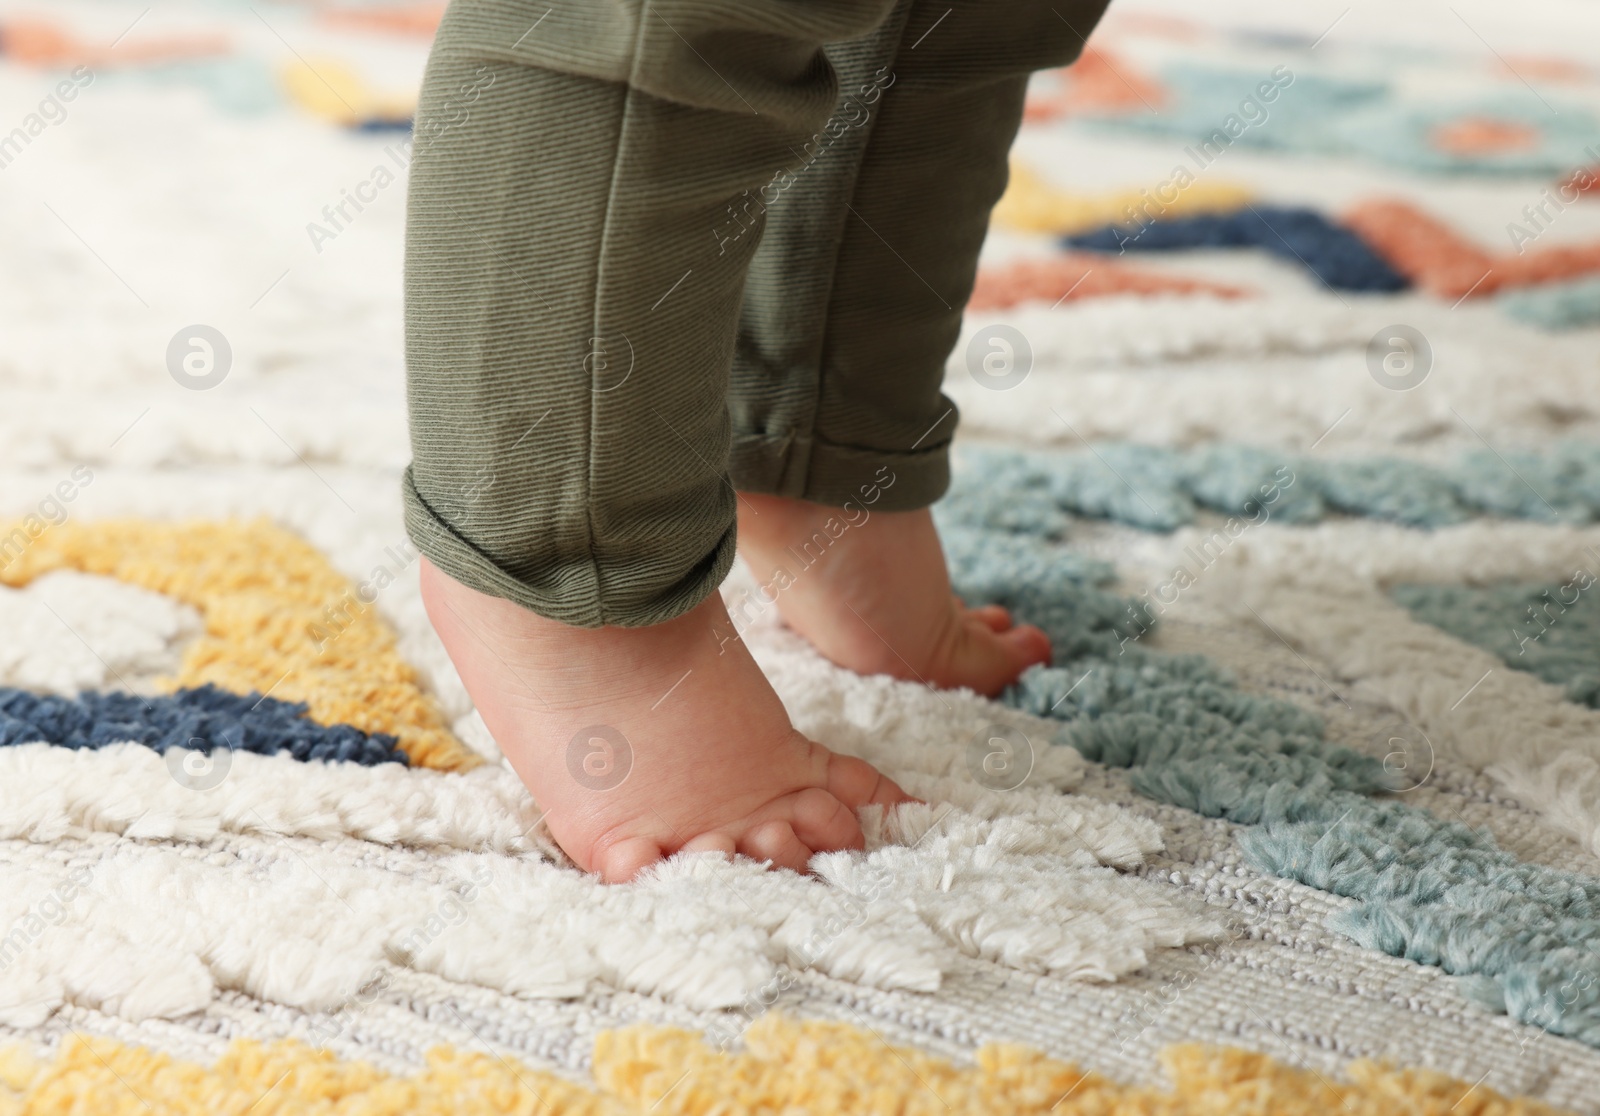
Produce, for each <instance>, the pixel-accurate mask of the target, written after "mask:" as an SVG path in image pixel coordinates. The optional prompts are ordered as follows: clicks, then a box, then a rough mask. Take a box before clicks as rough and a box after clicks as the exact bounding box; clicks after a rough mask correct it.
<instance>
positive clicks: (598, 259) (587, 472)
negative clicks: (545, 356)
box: [583, 0, 649, 626]
mask: <svg viewBox="0 0 1600 1116" xmlns="http://www.w3.org/2000/svg"><path fill="white" fill-rule="evenodd" d="M648 9H649V3H648V0H641V3H640V4H639V8H638V11H639V23H638V26H636V27H635V28H634V31H633V50H632V57H631V58H630V59H629V65H628V81H627V84H626V85H625V86H624V87H623V92H622V115H621V118H620V119H619V121H618V123H617V143H616V150H615V152H614V155H613V158H612V162H611V182H610V183H609V185H608V186H607V187H606V216H605V220H604V222H603V223H602V224H601V227H600V250H599V251H598V252H597V253H596V254H595V269H594V271H595V275H594V310H593V312H592V314H591V316H590V319H589V330H590V333H589V336H590V338H591V339H592V338H597V337H600V336H602V332H601V328H600V300H601V291H602V289H603V287H604V276H605V272H606V260H607V252H608V250H609V248H610V242H611V217H612V214H613V213H614V212H615V211H616V204H617V182H618V179H619V178H620V177H621V173H622V171H621V168H622V143H623V137H624V136H625V135H626V134H627V131H628V117H629V113H630V112H631V110H632V107H633V98H634V94H635V93H636V92H637V85H636V81H637V78H638V69H639V53H640V51H639V44H640V42H641V41H642V40H643V38H644V23H645V16H646V15H647V14H648ZM590 344H594V341H593V340H591V341H590ZM597 375H598V373H597V372H596V371H593V370H591V371H590V373H589V423H588V429H587V430H586V431H585V432H584V437H585V440H586V443H587V444H586V446H585V456H586V457H587V459H588V460H587V464H586V466H585V469H584V482H585V485H586V489H585V491H584V494H583V519H584V526H585V528H586V529H587V531H588V535H589V568H590V570H591V572H592V574H593V576H594V594H595V613H596V614H597V616H598V617H599V620H600V624H601V625H602V626H604V625H605V623H606V604H605V586H604V583H603V581H602V575H601V572H600V562H599V559H598V558H597V557H596V554H595V549H596V536H595V529H594V490H595V487H596V484H595V427H596V426H597V425H598V422H599V415H598V414H597V408H598V407H599V398H600V397H599V393H598V392H597V391H595V387H596V383H595V377H596V376H597Z"/></svg>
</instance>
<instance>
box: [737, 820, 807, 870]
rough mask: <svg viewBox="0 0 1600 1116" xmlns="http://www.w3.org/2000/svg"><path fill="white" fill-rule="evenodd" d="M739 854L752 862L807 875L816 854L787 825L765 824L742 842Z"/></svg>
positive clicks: (771, 822)
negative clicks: (812, 858) (763, 861)
mask: <svg viewBox="0 0 1600 1116" xmlns="http://www.w3.org/2000/svg"><path fill="white" fill-rule="evenodd" d="M739 851H740V852H742V853H744V855H745V856H748V857H749V858H750V859H751V860H768V861H771V862H772V865H773V866H774V867H776V868H788V869H790V870H792V871H795V872H802V873H803V872H805V871H806V866H807V865H808V864H810V863H811V856H812V850H811V848H810V847H809V846H808V845H806V843H805V842H803V841H801V840H800V838H799V837H798V836H797V835H796V834H795V831H794V826H792V825H790V824H789V823H788V822H786V821H782V820H773V821H769V822H763V823H762V824H760V825H758V826H756V827H755V828H754V829H752V830H751V831H750V832H749V833H746V834H745V835H744V837H743V839H742V840H740V842H739Z"/></svg>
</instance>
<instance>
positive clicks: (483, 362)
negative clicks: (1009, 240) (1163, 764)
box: [404, 0, 1101, 881]
mask: <svg viewBox="0 0 1600 1116" xmlns="http://www.w3.org/2000/svg"><path fill="white" fill-rule="evenodd" d="M552 3H553V5H554V6H551V4H552ZM1100 8H1101V2H1100V0H1068V2H1061V0H1057V3H1056V5H1055V6H1054V7H1052V6H1051V5H1050V4H1049V3H1041V2H1039V0H985V2H981V3H980V2H979V0H938V2H935V3H923V2H922V0H898V2H894V0H665V2H661V3H650V4H648V5H646V4H643V3H634V2H630V0H550V2H546V0H455V2H454V3H453V4H452V5H451V7H450V9H449V11H448V12H447V14H446V16H445V19H444V22H443V25H442V26H441V28H440V31H439V36H438V40H437V42H436V44H435V47H434V51H433V55H432V57H431V59H430V61H429V65H428V72H427V76H426V79H425V82H424V89H423V96H422V101H421V106H420V108H419V112H418V116H417V124H416V131H415V137H414V141H413V144H414V146H413V161H412V172H411V184H410V197H409V210H408V230H407V257H406V299H407V315H406V334H407V336H406V348H407V367H408V393H409V401H410V410H411V435H412V447H413V453H414V460H413V463H412V466H411V468H410V469H409V470H408V471H407V474H406V482H405V488H404V498H405V504H406V519H407V527H408V530H409V531H410V533H411V535H412V538H413V539H414V540H415V542H416V543H417V545H418V547H419V548H420V549H421V550H422V552H423V553H424V555H425V556H426V558H425V560H424V562H423V569H422V589H423V596H424V600H425V602H426V604H427V607H428V614H429V616H430V618H431V619H432V621H433V623H434V626H435V628H436V629H437V630H438V632H439V635H440V638H441V639H442V640H443V641H444V644H445V647H446V648H447V649H448V651H449V653H450V655H451V658H452V659H453V661H454V662H455V665H456V667H457V669H458V670H459V671H460V674H461V677H462V680H463V681H464V682H465V684H466V686H467V689H468V691H469V692H470V693H471V695H472V698H473V700H474V702H475V703H476V705H477V708H478V710H479V712H480V713H481V714H482V715H483V718H484V722H485V723H486V724H487V726H488V728H489V731H490V732H491V733H493V735H494V737H495V740H496V741H497V742H498V743H499V745H500V747H501V749H502V750H503V751H504V752H505V754H506V756H507V758H508V759H509V760H510V762H511V764H512V766H513V767H514V768H515V769H516V771H517V773H518V774H519V775H520V776H521V778H522V780H523V781H524V782H525V783H526V784H527V786H528V788H529V790H530V791H532V793H533V795H534V797H535V799H537V801H538V802H539V804H540V806H541V808H543V809H544V810H546V811H547V814H546V823H547V824H548V826H549V828H550V831H551V833H552V834H553V835H554V837H555V839H556V840H557V841H558V842H559V843H560V845H561V847H562V848H563V849H564V850H566V852H567V853H568V855H570V856H571V857H572V859H573V860H574V861H575V862H576V863H577V864H579V865H580V866H582V867H583V868H585V869H587V870H590V871H593V872H597V873H599V874H600V875H601V876H602V877H603V878H604V879H606V880H608V881H623V880H628V879H630V878H632V877H633V876H634V875H635V874H637V873H638V872H639V871H640V870H641V869H643V868H645V867H647V866H649V865H650V864H653V863H655V862H656V861H658V860H660V859H662V858H663V857H666V856H670V855H672V854H673V853H676V852H679V851H683V850H690V851H699V850H717V851H720V852H723V853H725V854H730V855H731V854H734V853H738V854H743V855H746V856H750V857H753V858H756V859H759V860H765V861H770V862H771V863H772V864H774V865H780V866H783V867H787V868H792V869H794V870H796V871H804V870H805V868H806V865H807V862H808V861H809V860H810V858H811V857H812V856H813V855H814V854H815V853H818V852H823V851H828V850H833V849H844V848H858V847H860V845H861V842H862V834H861V829H860V826H859V824H858V822H857V816H856V811H857V810H858V809H859V808H860V807H862V806H865V805H868V804H873V803H876V804H881V805H892V804H894V803H896V802H900V801H904V800H905V799H906V795H905V794H904V792H902V791H901V789H900V788H899V787H897V786H896V785H895V784H894V783H893V782H892V781H891V780H889V779H887V778H885V777H884V776H883V775H882V774H881V773H879V772H878V771H876V770H875V769H874V768H872V767H871V766H870V765H869V764H867V763H865V762H863V761H861V760H859V759H854V758H850V757H847V756H840V755H835V754H834V753H832V752H830V751H829V750H828V749H826V748H824V747H823V746H822V745H820V744H818V743H816V742H815V741H812V740H808V739H806V738H805V737H804V736H802V735H801V734H800V733H799V732H797V731H796V730H795V728H794V727H793V725H791V724H790V722H789V718H788V716H787V714H786V713H785V711H784V708H783V706H782V704H781V703H780V702H779V700H778V698H777V695H776V694H775V693H774V692H773V690H772V688H771V686H770V685H769V684H768V682H767V680H766V679H765V678H764V677H763V675H762V673H761V670H760V668H759V667H758V666H757V665H756V663H755V660H754V659H753V658H752V657H751V655H750V653H749V651H748V649H747V648H746V647H745V645H744V643H743V641H742V640H741V639H740V638H739V629H740V626H741V625H740V624H737V623H735V621H734V619H733V618H730V616H729V615H728V612H727V609H726V607H725V606H724V604H723V601H722V598H721V596H720V594H719V593H718V592H717V591H716V590H717V587H718V585H719V584H720V583H721V582H722V580H723V578H724V577H725V576H726V575H727V573H728V570H729V568H730V565H731V563H732V561H733V557H734V553H735V548H737V552H738V553H739V554H741V555H742V556H743V558H744V560H745V562H746V564H747V565H748V566H749V567H750V569H751V571H752V572H753V573H754V575H755V577H756V578H757V579H758V580H759V581H760V582H761V584H762V586H763V595H764V597H766V598H768V599H770V600H772V601H773V602H774V603H775V606H776V608H777V610H778V612H779V613H780V614H781V616H782V617H783V619H784V621H785V622H786V623H787V624H788V625H789V626H790V627H791V628H793V629H794V630H795V631H796V632H798V633H799V634H800V635H802V636H804V637H805V638H806V639H808V640H809V641H810V642H811V643H812V644H813V645H814V646H815V647H816V648H817V650H818V651H820V652H821V653H822V654H823V655H825V656H827V657H828V658H829V659H831V660H832V661H833V662H835V663H837V664H839V665H840V666H843V667H846V668H849V669H851V670H855V671H858V672H861V673H864V674H888V675H892V676H894V677H896V678H903V679H907V680H911V681H915V682H920V683H924V684H927V685H930V686H938V687H952V688H953V687H969V688H971V689H973V690H976V691H978V692H980V693H984V694H995V693H998V692H999V691H1000V690H1001V689H1003V688H1004V687H1005V686H1006V685H1007V684H1008V683H1010V682H1011V681H1012V680H1014V679H1015V678H1016V677H1017V676H1018V675H1019V674H1020V673H1021V672H1022V671H1024V670H1026V669H1027V668H1028V667H1030V666H1032V665H1034V664H1036V663H1042V662H1047V661H1048V660H1049V656H1050V646H1049V642H1048V640H1047V639H1046V638H1045V636H1044V634H1043V633H1042V632H1040V631H1039V630H1038V629H1037V628H1034V627H1032V626H1029V625H1023V624H1013V622H1012V619H1011V617H1010V616H1009V615H1007V613H1006V612H1005V610H1003V609H1000V608H995V607H988V608H967V607H966V606H965V605H964V604H963V603H962V602H961V601H960V600H958V599H957V598H955V597H954V596H953V595H952V593H951V587H950V580H949V575H948V573H947V571H946V568H945V562H944V556H943V552H942V551H941V549H940V545H939V538H938V535H937V533H936V531H935V529H934V525H933V520H932V518H931V516H930V515H929V512H928V510H927V509H928V506H929V505H930V504H932V503H933V502H934V501H935V500H936V499H938V497H939V496H940V495H941V494H942V493H943V492H944V489H945V487H946V486H947V484H948V481H949V465H948V451H949V445H950V440H951V437H952V435H953V433H954V429H955V422H956V414H955V408H954V406H953V405H952V404H951V403H950V402H949V401H948V400H947V399H946V398H945V397H944V396H943V395H942V394H941V392H940V390H939V387H940V383H941V381H942V375H943V369H944V364H945V361H946V358H947V357H948V355H949V353H950V351H951V349H952V347H953V345H954V344H955V341H956V339H957V336H958V334H959V330H960V322H961V309H962V307H963V306H964V304H965V302H966V300H967V297H968V296H969V295H970V293H971V290H972V284H973V279H974V275H975V272H976V266H977V257H978V251H979V249H980V247H981V246H982V243H983V239H984V235H985V232H986V230H987V223H988V215H989V210H990V208H991V207H992V206H993V205H994V203H995V202H996V201H997V200H998V199H999V196H1000V194H1001V192H1002V191H1003V189H1004V186H1005V181H1006V156H1007V152H1008V149H1009V147H1010V143H1011V141H1012V138H1013V137H1014V136H1015V134H1016V130H1017V127H1018V125H1019V123H1020V121H1021V115H1022V103H1023V96H1024V92H1025V86H1026V83H1027V77H1028V74H1029V73H1030V72H1032V71H1033V70H1036V69H1040V68H1044V67H1048V66H1058V65H1063V64H1065V63H1067V62H1070V61H1071V60H1072V59H1073V58H1074V57H1076V55H1077V53H1078V52H1079V50H1080V49H1081V48H1082V45H1083V36H1084V35H1086V34H1087V33H1088V32H1089V30H1090V29H1091V28H1092V26H1093V25H1094V23H1095V21H1096V20H1097V19H1098V17H1099V15H1100ZM597 756H598V757H601V758H602V759H603V760H604V761H605V762H604V763H602V764H601V765H600V766H598V767H595V766H592V765H590V764H589V762H588V761H589V760H591V759H593V758H594V757H597ZM608 764H609V765H610V766H609V767H608V766H607V765H608ZM619 778H620V782H619V781H618V779H619Z"/></svg>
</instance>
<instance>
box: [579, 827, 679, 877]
mask: <svg viewBox="0 0 1600 1116" xmlns="http://www.w3.org/2000/svg"><path fill="white" fill-rule="evenodd" d="M662 855H663V853H662V850H661V846H660V845H658V844H656V843H655V842H654V841H652V840H651V839H650V838H648V837H624V838H623V839H622V840H620V841H617V842H615V843H614V844H611V845H607V846H606V847H605V848H604V849H602V850H601V852H600V855H599V856H597V857H596V858H595V863H594V865H593V866H592V870H594V871H597V872H599V873H600V878H601V879H603V880H604V881H605V882H606V883H627V882H628V881H629V880H631V879H633V878H634V877H635V876H637V875H638V874H639V873H640V872H642V871H644V869H646V868H648V867H650V865H652V864H654V863H656V862H657V861H659V860H660V859H661V857H662Z"/></svg>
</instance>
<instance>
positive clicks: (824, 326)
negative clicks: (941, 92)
mask: <svg viewBox="0 0 1600 1116" xmlns="http://www.w3.org/2000/svg"><path fill="white" fill-rule="evenodd" d="M914 7H916V0H906V3H905V17H904V18H903V19H901V20H900V26H899V27H898V28H897V29H896V30H895V36H894V51H893V53H892V54H890V55H889V57H888V58H887V59H885V61H884V65H886V66H893V65H894V63H895V62H897V61H898V60H899V58H900V46H901V44H902V43H904V42H905V33H906V24H907V23H908V22H909V21H910V19H911V9H912V8H914ZM830 119H831V116H830ZM877 130H878V119H877V117H876V116H873V118H872V123H871V128H870V130H869V131H868V132H867V134H866V135H865V136H864V137H862V140H861V145H860V148H859V153H858V155H857V157H856V160H855V163H854V165H853V166H852V167H851V168H850V185H849V188H848V191H847V193H846V195H845V197H844V198H843V199H842V204H843V206H844V214H843V216H842V217H841V218H840V222H839V234H840V235H839V236H838V237H837V238H835V240H834V245H833V254H832V258H831V260H830V262H829V266H828V290H827V296H826V297H825V298H823V299H822V302H821V305H822V322H821V323H820V329H819V334H820V336H819V338H818V345H817V378H816V382H815V383H814V384H813V385H812V393H811V408H810V414H809V415H808V416H807V419H808V421H807V432H806V439H805V441H806V462H805V470H804V475H803V476H802V478H801V482H800V486H801V490H802V491H804V489H805V487H806V483H807V481H806V476H808V475H809V474H810V472H811V455H812V454H813V453H814V452H815V450H816V445H817V417H818V416H819V415H820V414H821V412H822V396H823V390H822V384H823V378H824V377H825V376H826V374H827V371H826V356H827V352H828V337H829V333H830V329H831V326H830V323H831V321H832V308H833V291H834V287H835V285H836V280H837V277H838V274H839V253H840V252H841V251H843V249H844V228H845V226H846V225H848V224H849V223H850V214H851V213H853V212H854V209H853V208H852V207H851V204H850V203H851V202H853V201H855V197H856V188H857V186H858V184H859V183H860V181H861V165H862V164H863V163H864V162H866V158H867V152H868V150H869V149H870V147H871V145H872V136H873V134H874V133H875V132H877ZM784 471H785V474H787V473H788V470H787V469H785V470H784Z"/></svg>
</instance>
